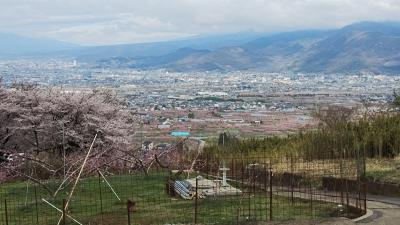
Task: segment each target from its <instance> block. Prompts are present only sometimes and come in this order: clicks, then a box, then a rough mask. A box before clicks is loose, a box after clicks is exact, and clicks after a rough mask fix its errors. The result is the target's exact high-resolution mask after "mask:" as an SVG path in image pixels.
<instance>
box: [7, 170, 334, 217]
mask: <svg viewBox="0 0 400 225" xmlns="http://www.w3.org/2000/svg"><path fill="white" fill-rule="evenodd" d="M107 179H108V181H109V182H110V183H111V184H112V186H113V187H114V189H115V192H116V193H117V194H118V196H119V198H120V199H121V201H119V200H118V199H117V198H116V196H115V195H114V194H113V193H112V191H111V190H110V188H109V187H108V186H107V184H106V183H105V182H104V181H103V180H100V182H99V179H98V177H91V178H85V179H82V180H81V181H80V183H79V186H78V188H77V190H76V192H75V194H74V196H73V198H72V201H71V203H70V207H69V214H70V215H71V216H72V217H74V218H75V219H76V220H78V221H80V222H81V223H83V224H91V225H96V224H104V225H123V224H128V219H127V208H126V202H127V200H128V199H129V200H134V201H135V202H136V204H137V205H136V211H135V212H133V213H132V224H176V223H193V222H194V212H195V201H194V200H183V199H181V198H178V197H170V196H169V195H167V194H166V191H165V181H166V174H162V173H154V174H151V175H148V176H143V175H115V176H110V177H107ZM48 185H49V186H50V187H52V188H55V187H56V186H57V182H56V181H49V182H48ZM241 189H242V190H243V191H246V190H245V189H244V188H241ZM34 190H35V188H34V186H33V185H32V184H28V185H27V182H17V183H12V184H2V185H1V186H0V199H1V204H0V224H6V222H5V205H4V199H7V207H8V209H7V212H8V217H9V221H8V222H9V224H10V225H11V224H12V225H34V224H40V225H47V224H48V225H54V224H57V221H58V219H59V218H60V216H61V213H59V212H57V211H56V210H55V209H53V208H52V207H51V206H49V205H48V204H46V203H44V202H43V201H42V198H44V199H46V200H47V201H49V202H51V203H52V204H54V205H55V206H56V207H58V208H62V199H64V198H66V196H67V194H68V193H67V192H66V191H63V192H61V193H60V194H59V195H57V196H56V197H54V198H53V197H49V194H48V193H47V192H46V191H44V190H43V189H42V188H39V187H37V188H36V190H37V193H36V198H35V191H34ZM100 193H101V197H100ZM269 207H270V202H269V197H268V194H267V193H266V192H256V193H251V194H246V193H245V194H243V195H238V196H231V197H217V198H206V199H201V200H199V203H198V211H197V212H198V214H197V218H198V222H199V223H204V224H205V223H212V224H232V223H236V221H237V220H239V221H249V220H257V221H260V220H268V219H269V212H270V211H269ZM311 209H312V210H311ZM335 210H336V208H335V205H334V204H329V203H324V202H318V201H315V200H314V202H313V203H312V204H310V201H308V200H301V199H295V201H294V202H291V201H289V199H288V198H286V197H281V196H276V195H274V196H273V206H272V212H273V219H274V220H289V219H308V218H311V217H312V218H322V217H329V216H331V215H333V214H334V213H335ZM67 224H76V223H74V222H72V221H71V220H70V219H68V220H67Z"/></svg>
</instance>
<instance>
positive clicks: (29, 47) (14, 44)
mask: <svg viewBox="0 0 400 225" xmlns="http://www.w3.org/2000/svg"><path fill="white" fill-rule="evenodd" d="M78 47H79V46H78V45H75V44H71V43H66V42H61V41H56V40H52V39H44V38H30V37H24V36H20V35H16V34H11V33H0V57H20V56H33V55H34V56H38V55H42V56H44V55H46V54H48V53H56V52H59V51H65V50H71V49H76V48H78Z"/></svg>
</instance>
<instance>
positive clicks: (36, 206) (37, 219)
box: [33, 185, 39, 225]
mask: <svg viewBox="0 0 400 225" xmlns="http://www.w3.org/2000/svg"><path fill="white" fill-rule="evenodd" d="M33 187H34V190H35V209H36V224H37V225H39V210H38V200H37V189H36V185H34V186H33Z"/></svg>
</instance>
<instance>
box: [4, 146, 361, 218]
mask: <svg viewBox="0 0 400 225" xmlns="http://www.w3.org/2000/svg"><path fill="white" fill-rule="evenodd" d="M364 164H365V160H364V158H363V154H361V153H360V152H358V153H357V152H356V153H345V152H344V151H343V152H342V154H339V155H338V156H336V157H332V156H329V157H326V158H324V157H321V156H320V155H319V156H318V157H315V158H313V157H310V156H307V157H306V156H300V155H291V154H287V155H284V156H282V155H280V156H271V155H268V156H267V155H258V156H254V157H253V156H248V155H243V154H240V155H232V156H225V157H221V156H219V157H213V158H207V157H200V158H198V160H197V161H196V162H195V164H194V170H193V171H184V170H182V168H168V169H166V168H164V169H163V168H161V167H160V166H159V165H158V164H154V166H153V168H151V169H150V170H149V172H148V173H147V174H145V173H143V172H142V170H134V171H131V170H128V169H118V170H116V169H112V168H107V167H103V168H100V170H99V172H98V173H95V174H92V176H88V177H84V178H81V179H80V180H79V182H78V185H77V188H76V189H75V190H74V193H73V194H72V198H71V199H70V201H69V202H68V203H69V206H68V207H67V208H66V210H65V213H64V214H63V205H65V202H66V201H68V196H69V195H70V194H71V191H73V189H72V183H73V182H72V181H69V182H70V183H71V184H69V185H66V186H64V188H61V189H60V187H61V184H62V182H63V181H62V180H57V179H52V180H44V181H42V185H39V184H37V183H34V182H32V181H29V180H20V181H17V182H13V183H5V184H2V185H1V186H0V199H1V204H0V223H1V224H5V225H11V224H12V225H25V224H26V225H28V224H29V225H32V224H40V225H47V224H49V225H50V224H52V225H54V224H68V225H69V224H91V225H96V224H107V225H113V224H115V225H117V224H118V225H120V224H178V223H179V224H193V223H200V224H243V223H246V222H254V221H280V220H298V219H301V220H304V219H316V218H325V217H336V216H345V217H349V218H353V217H356V216H359V215H361V214H363V213H364V212H365V211H366V197H365V196H366V195H365V192H366V189H365V188H366V187H365V182H364V180H363V178H364V174H365V165H364ZM174 169H175V170H174ZM101 171H102V172H101ZM224 174H225V175H224ZM179 182H184V183H179ZM178 184H184V185H187V187H186V188H187V190H188V193H186V194H187V196H184V197H185V198H186V199H184V198H182V197H181V194H180V192H179V190H178V189H179V188H177V185H178ZM44 186H46V188H44ZM56 190H58V191H56ZM63 215H65V217H63Z"/></svg>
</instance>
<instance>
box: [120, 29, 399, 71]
mask: <svg viewBox="0 0 400 225" xmlns="http://www.w3.org/2000/svg"><path fill="white" fill-rule="evenodd" d="M164 44H165V43H164ZM197 47H199V48H197V50H194V49H192V50H191V51H188V50H187V49H186V50H184V49H176V50H175V51H173V52H169V53H167V54H165V55H158V56H156V57H153V56H146V57H140V56H139V55H136V56H134V57H133V58H134V60H133V59H131V60H130V59H129V57H126V58H124V60H125V61H127V62H130V63H128V64H129V67H136V68H140V69H158V68H165V69H167V70H172V71H208V70H216V71H232V70H258V71H270V72H281V71H293V72H325V73H336V72H337V73H346V72H362V71H369V72H375V73H388V74H400V24H399V23H376V22H362V23H356V24H352V25H349V26H346V27H343V28H342V29H337V30H308V31H296V32H286V33H279V34H273V35H266V36H263V37H258V38H254V39H253V40H250V41H248V42H247V43H242V44H240V43H239V44H237V45H231V46H229V45H228V46H223V47H220V48H216V49H202V48H201V46H197ZM170 50H171V49H170ZM183 52H184V54H183ZM128 64H127V65H128ZM120 66H121V65H120Z"/></svg>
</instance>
